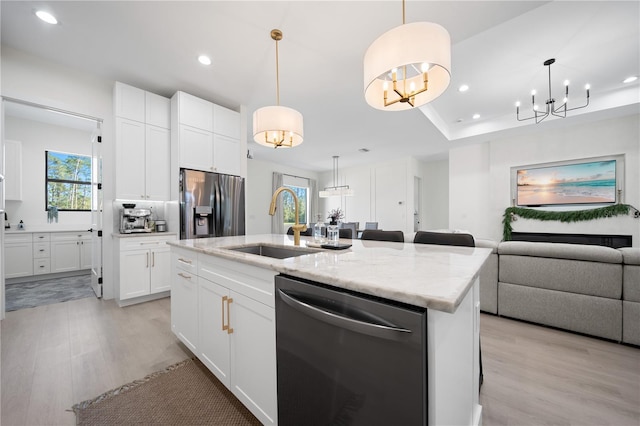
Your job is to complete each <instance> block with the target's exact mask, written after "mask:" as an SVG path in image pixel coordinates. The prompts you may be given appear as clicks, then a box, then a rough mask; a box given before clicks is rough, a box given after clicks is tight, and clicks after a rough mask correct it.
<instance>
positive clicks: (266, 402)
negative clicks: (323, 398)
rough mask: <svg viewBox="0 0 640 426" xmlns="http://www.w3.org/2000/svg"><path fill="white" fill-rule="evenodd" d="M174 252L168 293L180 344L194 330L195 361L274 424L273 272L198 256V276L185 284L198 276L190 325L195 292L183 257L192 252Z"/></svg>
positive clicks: (174, 329)
mask: <svg viewBox="0 0 640 426" xmlns="http://www.w3.org/2000/svg"><path fill="white" fill-rule="evenodd" d="M172 250H173V251H174V254H173V264H174V271H175V272H176V274H175V278H174V287H173V289H172V292H171V320H172V328H173V331H174V333H176V335H177V336H178V337H179V338H180V340H182V341H183V342H185V340H186V341H189V342H192V341H193V340H194V339H193V338H191V339H189V338H188V336H185V333H188V332H193V330H194V329H197V330H198V340H197V344H194V345H193V346H195V347H196V350H195V351H194V353H195V354H196V355H197V357H198V358H199V359H200V360H201V361H202V362H203V363H204V364H205V365H206V366H207V368H209V370H211V372H212V373H213V374H214V375H215V376H216V377H218V379H219V380H220V381H221V382H222V383H223V384H224V385H225V386H227V387H228V388H229V389H230V390H231V392H233V394H234V395H235V396H236V397H237V398H238V399H239V400H240V401H241V402H242V403H243V404H244V405H245V406H246V407H247V408H248V409H249V411H251V412H252V413H253V414H254V415H255V416H256V417H257V418H258V419H259V420H260V421H261V422H262V423H263V424H266V425H275V424H277V407H278V403H277V386H276V331H275V330H276V329H275V308H274V306H275V299H274V277H275V275H276V273H275V272H273V271H270V270H267V269H262V268H257V267H254V266H250V265H246V264H242V263H237V262H234V261H230V260H226V259H221V258H218V257H214V256H209V255H205V254H201V253H199V254H197V261H193V260H191V261H190V262H191V263H190V264H189V265H190V267H193V264H197V277H193V278H190V279H188V280H187V281H188V282H189V284H193V282H194V278H197V289H198V292H197V302H196V306H197V309H196V312H197V324H193V323H190V321H193V317H192V315H191V314H190V312H189V310H188V309H189V308H190V307H193V292H192V291H193V289H192V286H189V285H188V284H187V283H185V280H186V279H185V278H184V276H192V270H186V269H184V268H185V264H188V263H185V258H188V257H189V256H191V257H194V255H196V253H195V252H190V251H188V250H183V249H177V248H175V247H174V248H172ZM179 259H183V261H182V262H181V261H180V260H179ZM187 262H189V260H187ZM181 274H182V275H183V276H181ZM178 289H179V291H174V290H178ZM187 289H188V290H187ZM179 299H181V300H179ZM185 330H187V331H185ZM185 344H187V343H185ZM187 346H189V345H188V344H187Z"/></svg>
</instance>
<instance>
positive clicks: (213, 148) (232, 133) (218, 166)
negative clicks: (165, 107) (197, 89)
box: [171, 92, 243, 176]
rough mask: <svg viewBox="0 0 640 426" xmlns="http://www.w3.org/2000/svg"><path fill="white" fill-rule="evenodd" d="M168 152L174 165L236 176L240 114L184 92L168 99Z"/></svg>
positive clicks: (239, 159) (239, 161) (239, 168)
mask: <svg viewBox="0 0 640 426" xmlns="http://www.w3.org/2000/svg"><path fill="white" fill-rule="evenodd" d="M171 119H172V129H173V131H172V140H171V144H172V153H173V157H177V158H178V166H177V167H176V166H174V168H187V169H194V170H202V171H206V172H216V173H224V174H229V175H235V176H240V175H241V173H242V158H243V157H242V153H241V151H242V150H241V149H240V135H241V124H240V113H239V112H236V111H233V110H230V109H228V108H224V107H221V106H219V105H216V104H213V103H211V102H208V101H205V100H203V99H200V98H197V97H195V96H193V95H189V94H188V93H184V92H176V94H175V95H173V97H172V98H171Z"/></svg>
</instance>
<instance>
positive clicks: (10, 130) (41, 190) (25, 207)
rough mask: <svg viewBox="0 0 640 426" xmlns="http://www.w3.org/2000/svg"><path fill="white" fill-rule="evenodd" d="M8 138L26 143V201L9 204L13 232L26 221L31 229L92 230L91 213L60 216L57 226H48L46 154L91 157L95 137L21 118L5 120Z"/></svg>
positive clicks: (7, 207)
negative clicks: (70, 154)
mask: <svg viewBox="0 0 640 426" xmlns="http://www.w3.org/2000/svg"><path fill="white" fill-rule="evenodd" d="M4 132H5V138H6V139H9V140H15V141H20V142H21V143H22V164H21V165H20V167H19V168H20V169H21V171H22V173H21V179H22V201H9V200H7V202H6V210H7V215H8V217H9V221H10V222H11V227H12V229H15V228H16V227H17V226H16V225H17V223H18V222H19V221H20V220H23V221H24V223H25V226H26V228H27V229H29V228H31V227H38V228H46V229H49V228H50V229H51V230H54V229H70V228H71V227H75V229H89V228H90V227H91V213H90V212H67V211H61V212H59V213H58V222H57V223H55V222H54V223H48V222H47V211H46V210H45V207H46V206H45V185H44V182H45V151H59V152H66V153H73V154H81V155H87V156H90V155H91V134H90V133H87V132H85V131H81V130H75V129H70V128H64V127H58V126H55V125H51V124H45V123H40V122H37V121H31V120H27V119H22V118H17V117H5V129H4Z"/></svg>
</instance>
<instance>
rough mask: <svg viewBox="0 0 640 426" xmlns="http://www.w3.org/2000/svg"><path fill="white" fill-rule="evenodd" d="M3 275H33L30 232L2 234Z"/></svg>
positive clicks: (12, 276)
mask: <svg viewBox="0 0 640 426" xmlns="http://www.w3.org/2000/svg"><path fill="white" fill-rule="evenodd" d="M4 267H5V272H4V277H5V278H18V277H25V276H29V275H33V241H32V240H31V233H24V234H6V235H5V236H4Z"/></svg>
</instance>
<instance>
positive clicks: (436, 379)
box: [169, 235, 490, 425]
mask: <svg viewBox="0 0 640 426" xmlns="http://www.w3.org/2000/svg"><path fill="white" fill-rule="evenodd" d="M341 242H343V243H351V244H352V247H351V248H349V249H347V250H326V249H318V248H314V247H311V245H312V238H310V237H303V239H302V242H301V246H300V247H294V245H293V237H292V236H286V235H251V236H238V237H224V238H212V239H198V240H180V241H173V242H170V243H169V244H170V245H171V246H172V247H171V251H172V277H173V278H172V290H171V292H172V329H173V331H174V333H175V334H176V335H177V336H178V337H179V338H180V339H181V340H182V341H183V342H184V343H185V345H187V347H189V349H190V350H192V351H193V352H194V354H196V356H198V358H200V359H201V360H202V361H203V363H204V364H205V365H207V367H209V369H210V370H211V371H212V372H213V373H214V374H215V375H216V376H217V377H218V378H220V380H221V381H222V382H223V383H225V385H226V386H227V387H229V389H231V391H232V392H233V393H234V394H235V395H236V396H237V397H238V398H239V399H240V401H241V402H243V403H244V404H245V405H246V406H247V407H248V408H249V409H250V410H251V411H252V412H253V413H254V415H256V417H258V419H259V420H260V421H261V422H263V423H264V424H277V396H276V351H275V312H274V305H275V303H274V277H275V276H276V275H278V274H286V275H288V276H291V277H296V278H302V279H306V280H312V281H315V282H319V283H323V284H326V285H329V286H332V287H335V288H339V289H345V290H349V291H353V292H357V293H359V294H365V295H371V296H375V297H378V298H382V299H386V300H389V301H395V302H401V303H404V304H408V305H412V306H416V307H420V308H426V314H427V326H426V327H427V328H426V330H427V333H426V334H427V354H428V355H427V371H428V389H427V395H428V404H427V406H428V424H433V425H435V424H480V423H481V407H480V405H479V404H478V389H479V383H478V376H479V363H478V353H479V343H478V334H479V302H478V284H477V282H478V281H477V277H478V273H479V270H480V268H481V267H482V265H483V264H484V262H485V260H486V259H487V258H488V256H489V254H490V250H489V249H482V248H469V247H450V246H431V245H420V244H415V245H414V244H412V243H389V242H378V241H362V240H344V241H341ZM256 245H263V246H276V247H286V248H291V249H295V250H298V251H300V252H302V253H297V254H298V255H297V256H295V257H288V258H284V259H278V258H272V257H267V256H260V255H256V254H252V253H245V252H243V251H239V250H237V249H240V250H241V249H242V248H243V247H245V248H246V247H250V246H256ZM213 324H215V325H213ZM390 409H392V408H391V407H390Z"/></svg>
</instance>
